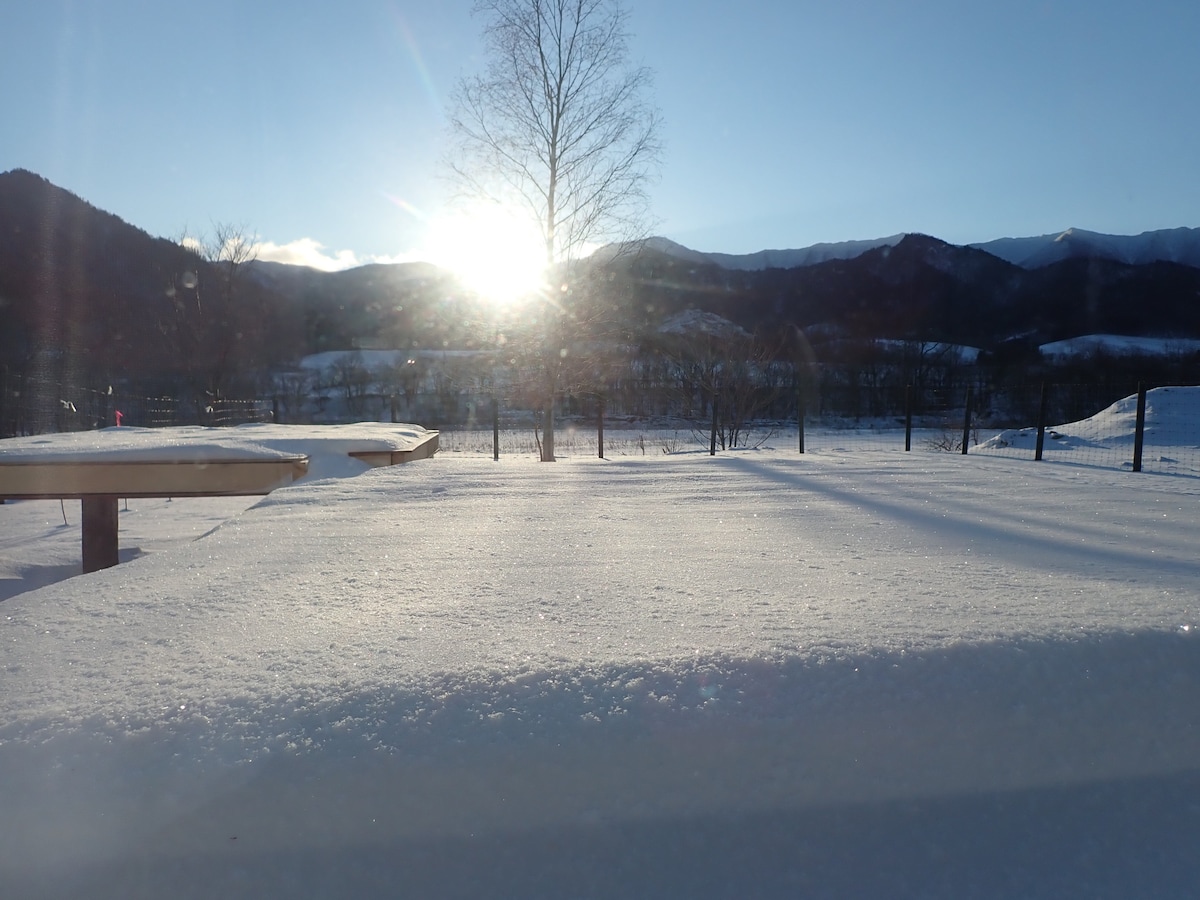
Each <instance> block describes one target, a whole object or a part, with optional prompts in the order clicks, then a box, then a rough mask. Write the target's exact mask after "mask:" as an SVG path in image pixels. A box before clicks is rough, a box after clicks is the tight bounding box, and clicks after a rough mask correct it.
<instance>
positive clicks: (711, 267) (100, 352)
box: [0, 170, 1200, 392]
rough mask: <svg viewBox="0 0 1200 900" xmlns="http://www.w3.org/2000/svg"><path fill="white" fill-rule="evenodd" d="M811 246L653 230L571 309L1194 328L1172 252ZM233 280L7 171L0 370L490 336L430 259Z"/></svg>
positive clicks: (645, 324) (848, 328)
mask: <svg viewBox="0 0 1200 900" xmlns="http://www.w3.org/2000/svg"><path fill="white" fill-rule="evenodd" d="M1182 237H1186V235H1185V236H1182ZM1160 243H1161V242H1160ZM1167 243H1168V245H1169V246H1172V247H1173V246H1175V244H1173V243H1171V242H1169V241H1168V242H1167ZM684 249H686V248H684ZM772 258H776V259H781V258H784V257H779V256H776V257H772ZM811 258H813V259H818V258H819V261H817V262H813V263H811V264H808V265H803V266H794V267H790V268H783V267H774V268H759V269H756V268H748V267H730V266H725V265H721V264H719V262H717V261H714V260H713V259H711V258H710V257H709V256H706V255H704V254H697V253H695V252H692V251H688V252H686V253H682V252H680V249H679V248H678V245H673V244H671V243H670V242H665V241H660V240H657V239H655V240H651V241H648V242H646V243H645V244H644V245H642V246H640V248H639V249H638V252H636V253H622V254H616V255H608V256H606V255H604V254H599V255H598V256H597V257H596V258H595V259H593V260H591V261H587V262H585V263H584V265H583V267H582V269H581V272H580V275H579V278H578V284H579V287H580V290H579V291H578V292H577V295H578V298H579V301H578V302H581V303H593V304H597V305H598V306H600V307H602V308H603V309H604V310H605V311H606V313H607V315H608V317H609V318H610V320H611V319H617V318H619V319H620V321H621V322H622V328H623V330H624V331H625V332H626V333H629V332H635V333H636V332H638V331H643V332H645V331H647V330H653V329H655V328H657V327H658V326H659V325H661V323H662V322H663V321H664V320H665V319H666V318H667V317H669V316H671V315H675V314H677V313H679V312H681V311H683V310H686V309H697V310H701V311H706V312H712V313H715V314H718V315H720V316H723V317H724V318H726V319H729V320H730V321H732V322H734V323H736V324H737V325H739V326H741V327H743V328H745V329H747V330H750V331H758V332H761V333H765V334H772V333H775V334H783V333H794V331H795V329H796V328H799V329H802V330H812V331H813V332H814V333H816V332H818V331H819V332H821V333H824V334H838V335H841V336H843V337H846V338H851V339H854V338H857V339H864V340H869V339H875V338H891V339H903V340H917V341H944V342H953V343H962V344H970V345H973V346H976V347H980V348H981V349H984V350H988V349H992V348H996V347H1000V346H1002V345H1004V344H1005V343H1006V342H1007V341H1009V340H1010V339H1011V338H1013V337H1014V336H1016V335H1021V336H1022V339H1023V340H1025V341H1027V342H1046V341H1053V340H1061V339H1064V338H1069V337H1075V336H1078V335H1082V334H1089V333H1096V332H1110V333H1120V334H1128V335H1135V336H1155V337H1192V338H1196V337H1200V268H1196V267H1193V266H1190V265H1185V264H1183V263H1181V262H1177V261H1156V262H1150V263H1130V262H1122V261H1118V260H1114V259H1111V258H1107V257H1104V256H1087V255H1084V256H1078V255H1072V256H1069V257H1068V258H1065V259H1062V260H1060V261H1058V262H1053V263H1051V264H1049V265H1045V266H1041V267H1038V268H1027V267H1022V266H1020V265H1017V264H1015V263H1013V262H1010V261H1007V260H1005V259H1001V258H999V257H998V256H995V255H993V254H991V253H988V252H986V251H985V250H983V249H979V248H977V247H962V246H956V245H952V244H948V243H946V242H944V241H941V240H938V239H937V238H934V237H930V236H927V235H920V234H909V235H904V236H897V238H896V239H895V240H894V241H893V240H892V239H886V240H884V241H882V242H858V245H856V246H855V247H853V248H847V247H846V246H843V245H822V246H821V252H820V253H819V254H815V255H812V256H811ZM231 277H232V276H231V275H230V273H229V272H228V271H226V270H224V269H222V268H221V267H220V266H217V265H213V264H212V263H210V262H207V261H206V260H204V259H202V258H200V257H199V256H198V255H197V254H196V253H194V252H192V251H191V250H189V249H187V248H185V247H182V246H180V245H179V244H177V243H175V242H172V241H168V240H164V239H161V238H155V237H152V236H150V235H149V234H147V233H146V232H144V231H142V230H140V229H138V228H136V227H134V226H132V225H129V224H128V223H126V222H124V221H122V220H121V219H119V218H117V217H116V216H113V215H111V214H110V213H106V212H103V211H102V210H99V209H96V208H95V207H93V206H91V205H90V204H88V203H87V202H86V201H84V200H82V199H81V198H79V197H76V196H75V195H73V194H71V193H69V192H68V191H65V190H63V189H61V188H58V187H56V186H54V185H53V184H51V183H50V182H48V181H46V180H45V179H43V178H41V177H40V176H37V175H35V174H33V173H30V172H25V171H21V170H16V171H13V172H8V173H3V174H0V366H3V367H5V369H6V370H7V371H13V372H25V373H27V372H32V371H34V370H36V371H37V372H38V373H39V374H40V375H41V376H42V377H48V378H56V379H60V380H61V379H66V378H70V377H73V373H74V372H79V373H86V374H87V377H88V378H90V379H92V380H93V381H95V380H96V379H103V378H126V379H137V380H139V381H141V382H143V383H146V382H153V381H154V380H155V379H158V380H160V381H163V382H167V383H170V384H173V385H175V386H176V387H178V386H179V385H184V386H186V389H188V390H192V391H209V392H216V391H220V390H228V389H229V384H230V383H231V381H233V380H236V379H238V378H241V379H248V378H252V377H261V373H262V372H263V371H265V370H267V369H270V368H278V367H280V366H285V365H288V364H294V363H295V362H296V361H298V360H299V358H300V357H301V356H303V355H305V354H307V353H313V352H317V351H321V350H332V349H349V348H351V347H354V346H371V345H374V346H390V347H396V348H409V347H411V348H434V347H438V348H471V347H477V346H486V345H487V344H488V341H490V340H491V339H492V336H493V334H494V332H493V331H492V328H491V325H490V322H489V319H488V316H489V313H488V310H487V308H486V306H485V305H484V304H482V303H481V302H480V301H479V300H478V299H477V298H475V297H473V296H472V295H471V294H469V292H466V291H464V290H463V289H462V288H461V286H459V285H458V284H457V282H456V281H455V280H454V278H453V277H452V276H451V275H450V274H448V273H446V272H444V271H442V270H439V269H437V268H436V267H434V266H430V265H427V264H421V263H417V264H407V265H393V266H388V265H371V266H362V267H359V268H355V269H349V270H345V271H340V272H321V271H318V270H315V269H308V268H302V267H293V266H284V265H281V264H277V263H269V262H254V263H251V264H248V265H247V266H246V267H245V269H244V271H241V272H239V273H238V281H237V284H236V286H233V285H231V284H230V280H231ZM256 373H257V374H256Z"/></svg>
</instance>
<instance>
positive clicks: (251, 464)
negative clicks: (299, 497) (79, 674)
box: [0, 448, 308, 572]
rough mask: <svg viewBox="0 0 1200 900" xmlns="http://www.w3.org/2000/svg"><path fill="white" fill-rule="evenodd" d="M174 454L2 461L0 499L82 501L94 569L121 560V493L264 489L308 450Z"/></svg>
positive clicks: (88, 561) (86, 550) (292, 472)
mask: <svg viewBox="0 0 1200 900" xmlns="http://www.w3.org/2000/svg"><path fill="white" fill-rule="evenodd" d="M179 457H180V458H178V459H172V460H169V461H167V460H146V461H142V460H129V459H123V458H120V457H117V458H111V457H110V458H107V459H106V458H105V457H104V455H103V454H96V455H95V456H94V457H92V458H89V457H87V456H86V455H83V456H75V455H73V456H70V457H65V458H63V459H61V460H59V459H55V458H54V457H49V458H47V459H45V460H32V459H20V458H18V459H14V460H0V498H2V499H7V500H80V501H82V506H83V515H82V530H83V571H84V572H96V571H99V570H100V569H106V568H108V567H109V566H115V565H116V564H117V562H118V561H119V557H118V542H117V501H118V499H120V498H123V497H124V498H134V497H254V496H263V495H266V494H269V493H271V491H273V490H275V489H276V488H279V487H283V486H284V485H286V484H291V483H292V482H293V481H295V480H296V479H297V478H300V477H302V476H303V475H304V474H305V473H306V472H307V471H308V457H307V456H277V457H265V458H248V457H246V456H232V457H220V456H217V457H213V456H211V455H208V454H205V455H203V456H196V455H192V458H188V457H189V452H188V450H187V448H180V451H179Z"/></svg>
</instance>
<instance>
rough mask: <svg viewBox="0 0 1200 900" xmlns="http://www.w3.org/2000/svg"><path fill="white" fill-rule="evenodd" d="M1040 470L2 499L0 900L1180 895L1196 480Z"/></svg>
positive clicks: (1199, 596)
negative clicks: (107, 555)
mask: <svg viewBox="0 0 1200 900" xmlns="http://www.w3.org/2000/svg"><path fill="white" fill-rule="evenodd" d="M1188 414H1189V415H1190V422H1191V423H1193V430H1192V431H1191V432H1190V433H1187V432H1186V430H1184V429H1182V428H1181V429H1178V433H1180V434H1182V435H1184V436H1183V437H1182V438H1180V440H1181V441H1183V442H1185V443H1186V442H1187V441H1190V442H1191V446H1195V445H1196V444H1197V443H1198V441H1197V435H1196V431H1195V429H1194V424H1195V423H1196V422H1197V421H1200V420H1198V418H1197V415H1196V410H1194V409H1193V410H1190V411H1188ZM1061 428H1062V431H1063V433H1069V431H1070V429H1069V427H1068V426H1061ZM296 433H297V434H298V435H301V438H300V439H301V440H302V439H303V434H302V432H299V431H298V432H296ZM1173 433H1174V432H1173ZM489 437H490V435H489ZM310 446H312V448H313V452H314V453H316V454H317V455H318V456H319V455H320V454H321V453H322V452H324V451H323V450H322V448H321V447H319V446H318V445H317V444H311V445H310ZM1065 448H1066V445H1062V448H1061V449H1059V450H1056V451H1055V452H1056V453H1057V454H1058V455H1057V456H1056V461H1054V462H1047V463H1039V464H1035V463H1032V462H1029V461H1026V460H1017V459H1013V458H1008V457H1003V456H988V455H983V454H980V455H971V456H965V457H964V456H960V455H958V454H952V453H932V452H924V453H911V454H906V453H903V452H886V451H880V450H874V449H863V448H862V447H858V446H855V443H854V441H853V436H852V435H846V436H844V439H843V441H842V442H841V446H839V447H838V448H837V449H836V450H830V451H828V452H821V453H809V454H806V455H804V456H800V455H798V454H797V453H795V451H794V449H792V448H791V446H790V445H784V444H783V443H782V442H780V445H779V446H777V447H776V448H774V449H762V450H757V451H739V452H736V453H726V454H721V455H718V456H716V457H709V456H708V455H707V453H706V452H695V451H694V450H693V451H692V452H673V453H663V452H661V449H655V450H653V451H651V452H648V453H646V454H645V455H642V454H640V453H630V454H628V455H614V458H613V459H611V460H600V459H596V458H594V457H592V456H591V455H585V454H582V453H581V454H578V455H572V456H569V457H568V458H566V459H563V460H561V461H560V462H558V463H556V464H554V465H547V464H538V463H536V462H534V461H533V460H532V459H531V458H530V457H529V456H520V457H518V456H514V455H508V456H505V457H503V458H502V459H501V460H500V461H499V462H498V463H497V462H493V461H492V460H491V458H490V456H489V455H487V454H486V453H482V452H468V451H467V450H465V449H460V450H458V451H453V452H445V453H442V454H439V455H438V457H436V458H434V459H432V460H424V461H420V462H415V463H410V464H408V465H404V466H397V467H392V468H387V469H374V470H369V471H361V472H359V473H358V474H352V473H351V472H350V471H348V470H346V469H345V468H344V467H342V468H341V469H339V468H338V466H336V465H333V464H332V463H329V464H324V463H322V464H318V465H316V470H317V471H318V472H335V473H336V475H337V477H326V478H321V477H310V478H309V479H307V480H305V481H303V482H300V483H297V484H295V485H293V486H291V487H287V488H283V489H281V490H278V491H276V492H275V493H274V494H272V495H271V496H269V497H267V498H265V499H256V498H240V499H238V498H235V499H230V500H186V501H185V500H175V501H165V500H163V501H147V500H131V501H129V503H128V509H127V510H126V511H123V512H122V513H121V545H122V548H123V553H122V559H124V560H128V561H127V562H124V563H123V564H122V565H120V566H118V567H116V568H113V569H109V570H106V571H103V572H99V573H96V574H93V575H87V576H78V577H72V578H64V576H65V575H67V574H70V573H71V571H72V570H71V566H72V565H74V566H75V569H74V571H78V540H79V530H78V526H79V522H78V515H79V510H78V503H71V502H68V503H66V504H65V505H64V506H61V507H60V505H59V504H58V503H57V502H54V501H30V502H25V503H15V504H5V505H3V506H0V587H2V588H3V590H4V594H3V596H6V597H7V598H8V599H6V600H4V601H3V602H2V603H0V616H2V617H3V618H2V620H0V626H2V627H0V640H2V641H3V650H2V651H0V666H2V667H3V668H2V672H3V676H2V677H3V694H2V695H0V805H2V808H3V810H4V814H3V816H0V896H3V897H5V898H34V897H39V898H40V897H77V896H79V897H82V896H87V897H112V898H118V897H120V898H129V897H167V896H170V897H217V896H219V897H247V898H249V897H288V898H294V897H414V898H427V897H464V898H465V897H514V898H563V897H649V898H674V897H680V898H683V897H688V898H695V897H713V898H716V897H789V898H790V897H947V898H950V897H953V898H959V897H985V898H993V897H995V898H999V897H1025V898H1027V897H1073V896H1077V897H1112V898H1117V897H1120V898H1127V897H1191V896H1195V891H1196V889H1197V888H1196V885H1197V883H1198V882H1200V855H1198V854H1197V852H1196V848H1197V846H1200V643H1198V641H1197V628H1198V627H1200V562H1198V561H1197V557H1196V536H1197V535H1198V534H1200V478H1195V477H1179V474H1186V473H1177V474H1176V475H1175V476H1171V475H1165V474H1155V473H1142V474H1140V475H1134V474H1131V473H1129V472H1127V471H1121V470H1120V469H1119V468H1113V469H1106V468H1101V467H1096V466H1072V465H1069V464H1068V465H1064V464H1061V463H1062V461H1063V458H1064V455H1065V454H1067V453H1068V452H1069V450H1067V449H1065ZM325 449H328V448H325ZM487 449H488V451H490V444H489V446H488V448H487ZM331 459H332V458H331ZM318 462H319V461H318ZM64 511H65V514H66V517H67V519H68V522H69V524H67V525H64V524H63V514H64ZM72 554H75V555H74V556H72ZM55 578H58V579H62V580H58V581H57V582H56V583H49V582H51V581H54V579H55ZM39 584H41V585H44V586H41V587H37V586H38V585H39ZM35 587H37V589H30V588H35Z"/></svg>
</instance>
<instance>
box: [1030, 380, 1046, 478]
mask: <svg viewBox="0 0 1200 900" xmlns="http://www.w3.org/2000/svg"><path fill="white" fill-rule="evenodd" d="M1048 401H1049V395H1048V393H1047V390H1046V382H1044V381H1043V382H1042V399H1041V402H1040V403H1039V404H1038V434H1037V446H1036V447H1035V448H1034V450H1033V459H1034V462H1041V460H1042V450H1043V449H1044V448H1045V446H1046V406H1047V403H1048Z"/></svg>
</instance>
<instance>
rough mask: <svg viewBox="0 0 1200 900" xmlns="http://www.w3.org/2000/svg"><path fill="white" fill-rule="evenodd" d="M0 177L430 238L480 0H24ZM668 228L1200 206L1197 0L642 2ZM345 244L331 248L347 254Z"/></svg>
mask: <svg viewBox="0 0 1200 900" xmlns="http://www.w3.org/2000/svg"><path fill="white" fill-rule="evenodd" d="M10 5H11V6H13V7H14V8H13V9H9V10H6V12H5V14H4V20H5V21H4V31H5V34H6V38H7V40H6V41H5V44H6V49H5V52H4V53H3V54H2V55H0V82H2V83H3V84H5V85H6V89H5V90H4V91H3V92H2V96H0V171H4V170H8V169H12V168H17V167H20V168H26V169H30V170H32V171H35V172H37V173H39V174H41V175H43V176H45V177H46V178H49V179H50V180H51V181H53V182H54V183H56V184H59V185H61V186H62V187H65V188H67V189H68V190H71V191H72V192H74V193H76V194H78V195H80V196H82V197H83V198H84V199H86V200H88V201H89V202H91V203H93V204H95V205H96V206H99V207H101V208H102V209H105V210H108V211H110V212H113V213H115V214H117V215H118V216H120V217H121V218H123V219H125V220H126V221H128V222H131V223H132V224H134V225H137V226H139V227H141V228H143V229H145V230H147V231H149V232H150V233H151V234H155V235H161V236H166V237H171V236H176V235H178V234H179V233H180V232H181V231H182V230H183V229H184V228H187V229H189V230H190V231H192V232H204V231H205V230H207V229H209V228H210V227H211V225H212V223H214V222H234V223H240V224H242V225H245V226H246V227H247V228H248V229H249V230H251V231H254V232H257V234H258V235H260V237H261V238H262V239H263V240H264V241H268V242H271V244H273V245H277V246H284V245H289V246H292V247H293V248H294V249H295V250H296V251H297V252H300V251H305V252H308V253H312V252H313V251H314V248H315V246H316V245H320V246H321V247H322V248H323V249H322V251H321V252H322V253H323V254H324V255H325V257H327V258H335V257H337V256H338V255H339V254H341V257H340V258H341V260H342V262H343V263H347V262H351V261H356V262H365V261H368V260H371V259H375V258H410V257H412V256H414V255H416V256H419V255H421V253H422V251H423V248H424V247H425V245H426V231H427V229H428V227H429V223H430V222H431V221H433V220H436V218H437V216H438V215H439V212H440V210H441V209H442V207H443V206H444V203H445V199H446V197H447V195H448V193H449V188H448V186H447V184H446V183H445V181H444V180H443V179H442V178H441V177H440V174H439V173H440V172H441V168H440V165H439V160H440V159H441V157H442V154H443V147H444V143H443V134H444V125H445V118H444V117H445V103H446V99H447V96H448V94H449V92H450V90H451V89H452V87H453V85H454V83H455V81H456V80H457V79H458V78H459V77H460V76H461V75H463V74H466V73H470V72H472V71H476V70H477V69H478V68H479V66H480V64H481V61H480V57H479V49H480V46H479V41H478V30H479V23H478V22H477V21H476V20H474V19H472V17H471V15H470V2H469V0H453V2H451V0H421V2H411V0H403V2H401V0H340V2H338V3H317V2H306V0H290V2H287V3H283V2H279V3H275V2H255V3H246V2H228V0H211V2H208V3H205V4H199V5H197V4H184V3H176V2H163V0H38V2H37V3H22V4H10ZM629 8H630V10H631V13H632V18H631V27H632V30H633V32H634V40H633V52H634V56H635V58H636V59H638V60H639V61H641V62H644V63H645V64H647V65H649V66H650V67H651V68H653V69H654V70H655V72H656V81H655V91H654V100H655V102H656V104H657V106H658V107H659V108H660V110H661V111H662V114H663V118H664V122H665V126H664V131H663V137H664V140H665V144H666V153H665V156H664V165H663V168H662V173H661V177H660V179H659V180H658V182H657V184H656V185H655V186H654V189H653V198H654V213H655V217H656V220H657V222H656V226H655V228H654V231H655V232H657V233H660V234H664V235H666V236H667V237H669V238H671V239H673V240H676V241H679V242H681V243H683V244H686V245H688V246H690V247H694V248H696V249H700V250H717V251H722V252H727V253H746V252H753V251H755V250H760V249H764V248H785V247H803V246H808V245H810V244H813V243H817V242H820V241H841V240H853V239H864V238H874V237H881V236H885V235H890V234H894V233H897V232H903V231H920V232H925V233H928V234H933V235H935V236H937V237H940V238H943V239H945V240H949V241H952V242H955V243H967V242H972V241H984V240H989V239H992V238H998V237H1005V236H1025V235H1033V234H1045V233H1050V232H1056V231H1060V230H1063V229H1065V228H1068V227H1072V226H1074V227H1080V228H1086V229H1090V230H1094V231H1102V232H1109V233H1118V234H1133V233H1138V232H1141V231H1146V230H1151V229H1157V228H1169V227H1177V226H1197V225H1200V214H1198V213H1197V210H1200V178H1197V171H1196V169H1197V165H1198V163H1200V116H1198V115H1197V99H1196V98H1197V97H1200V53H1198V51H1197V49H1196V40H1197V38H1200V4H1198V3H1195V2H1194V0H1178V2H1174V0H1147V2H1142V3H1140V4H1134V3H1129V2H1122V3H1110V2H1104V0H1091V2H1085V0H1006V2H1004V3H995V2H992V3H984V2H975V0H956V2H942V0H910V2H905V3H896V2H885V0H839V2H831V0H822V2H808V0H791V2H764V0H741V2H739V3H737V4H733V3H730V2H728V0H722V2H716V0H691V2H686V3H685V2H668V0H638V2H636V3H630V4H629ZM326 264H332V263H329V262H327V263H326Z"/></svg>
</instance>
